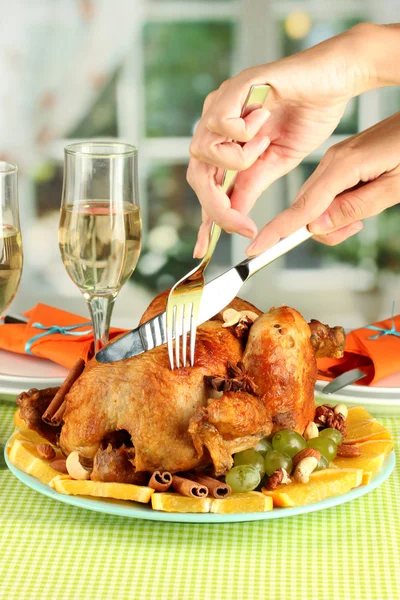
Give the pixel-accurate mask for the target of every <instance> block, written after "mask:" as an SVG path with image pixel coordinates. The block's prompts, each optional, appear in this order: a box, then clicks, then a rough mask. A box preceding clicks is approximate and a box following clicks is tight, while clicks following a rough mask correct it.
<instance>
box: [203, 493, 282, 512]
mask: <svg viewBox="0 0 400 600" xmlns="http://www.w3.org/2000/svg"><path fill="white" fill-rule="evenodd" d="M272 508H273V502H272V498H271V497H270V496H265V494H262V493H261V492H242V493H240V494H232V495H231V496H228V497H227V498H222V499H216V498H215V499H214V498H213V499H212V500H211V510H210V512H212V513H216V514H219V515H221V514H228V513H251V512H267V511H269V510H272Z"/></svg>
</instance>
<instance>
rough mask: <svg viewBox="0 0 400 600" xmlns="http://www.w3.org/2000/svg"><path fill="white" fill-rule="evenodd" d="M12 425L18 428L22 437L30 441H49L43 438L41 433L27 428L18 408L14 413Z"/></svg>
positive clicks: (46, 442)
mask: <svg viewBox="0 0 400 600" xmlns="http://www.w3.org/2000/svg"><path fill="white" fill-rule="evenodd" d="M14 425H15V427H17V428H18V430H19V432H20V433H21V434H22V436H23V438H24V439H26V440H29V441H30V442H34V443H35V444H48V443H49V442H48V441H47V440H46V439H45V438H43V437H42V436H41V435H39V434H38V433H36V431H33V430H32V429H29V428H28V427H27V425H26V423H25V421H24V420H23V419H22V418H21V413H20V410H19V408H18V409H17V410H16V411H15V413H14Z"/></svg>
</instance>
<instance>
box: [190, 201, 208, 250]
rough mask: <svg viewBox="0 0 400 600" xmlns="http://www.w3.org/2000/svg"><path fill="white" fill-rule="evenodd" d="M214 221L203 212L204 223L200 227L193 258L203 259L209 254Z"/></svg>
mask: <svg viewBox="0 0 400 600" xmlns="http://www.w3.org/2000/svg"><path fill="white" fill-rule="evenodd" d="M211 226H212V220H211V219H210V217H208V216H207V215H206V213H205V212H204V210H203V211H202V223H201V225H200V229H199V233H198V234H197V241H196V245H195V247H194V250H193V258H203V257H204V255H205V253H206V252H207V248H208V244H209V241H210V232H211Z"/></svg>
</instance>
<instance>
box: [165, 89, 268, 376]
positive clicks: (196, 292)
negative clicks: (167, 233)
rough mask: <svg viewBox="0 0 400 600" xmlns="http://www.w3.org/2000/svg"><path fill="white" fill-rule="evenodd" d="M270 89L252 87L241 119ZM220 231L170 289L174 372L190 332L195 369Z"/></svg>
mask: <svg viewBox="0 0 400 600" xmlns="http://www.w3.org/2000/svg"><path fill="white" fill-rule="evenodd" d="M269 89H270V86H269V85H253V86H252V87H251V88H250V91H249V93H248V96H247V99H246V102H245V103H244V105H243V109H242V116H244V115H245V114H248V112H251V109H252V105H254V108H256V107H258V106H259V105H260V104H261V105H263V104H264V102H265V100H266V98H267V95H268V92H269ZM236 175H237V171H229V170H228V171H225V173H224V177H223V182H222V189H223V190H224V191H225V192H226V194H228V195H230V193H231V191H232V188H233V184H234V181H235V178H236ZM220 234H221V228H220V227H219V226H218V225H216V224H215V223H213V224H212V228H211V233H210V242H209V245H208V249H207V252H206V255H205V256H204V258H203V260H202V261H201V263H200V264H199V265H198V266H197V267H195V268H194V269H193V270H192V271H190V272H189V273H188V274H187V275H185V276H184V277H182V279H180V280H179V281H178V282H177V283H176V284H175V285H174V286H173V287H172V289H171V291H170V293H169V296H168V302H167V307H166V325H167V327H166V328H167V346H168V355H169V362H170V365H171V369H172V370H173V369H174V366H175V364H176V366H177V367H179V366H180V362H181V361H180V337H182V364H183V366H184V367H185V366H186V355H187V334H188V332H190V364H191V366H193V365H194V350H195V344H196V331H197V320H198V314H199V308H200V301H201V296H202V293H203V288H204V271H205V270H206V268H207V266H208V263H209V262H210V260H211V257H212V255H213V253H214V250H215V247H216V245H217V242H218V239H219V236H220ZM173 340H175V361H174V346H173Z"/></svg>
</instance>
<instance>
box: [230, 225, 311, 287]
mask: <svg viewBox="0 0 400 600" xmlns="http://www.w3.org/2000/svg"><path fill="white" fill-rule="evenodd" d="M312 235H313V234H312V233H311V231H309V230H308V228H307V226H305V227H301V228H300V229H298V230H297V231H295V232H294V233H292V234H290V235H288V236H287V237H286V238H282V239H281V240H280V241H279V242H277V243H276V244H275V246H272V248H269V249H268V250H265V251H264V252H261V254H258V255H257V256H254V257H253V258H247V259H246V260H244V261H243V262H241V263H240V264H239V265H237V267H236V269H237V270H238V271H239V272H240V273H241V277H242V280H243V281H246V279H248V278H249V277H251V276H252V275H254V274H255V273H257V271H259V270H260V269H262V268H263V267H265V266H266V265H269V264H270V263H271V262H273V261H274V260H276V259H277V258H279V257H280V256H283V255H284V254H286V252H289V250H292V248H295V247H296V246H298V245H299V244H302V243H303V242H305V241H306V240H308V239H310V237H312Z"/></svg>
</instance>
